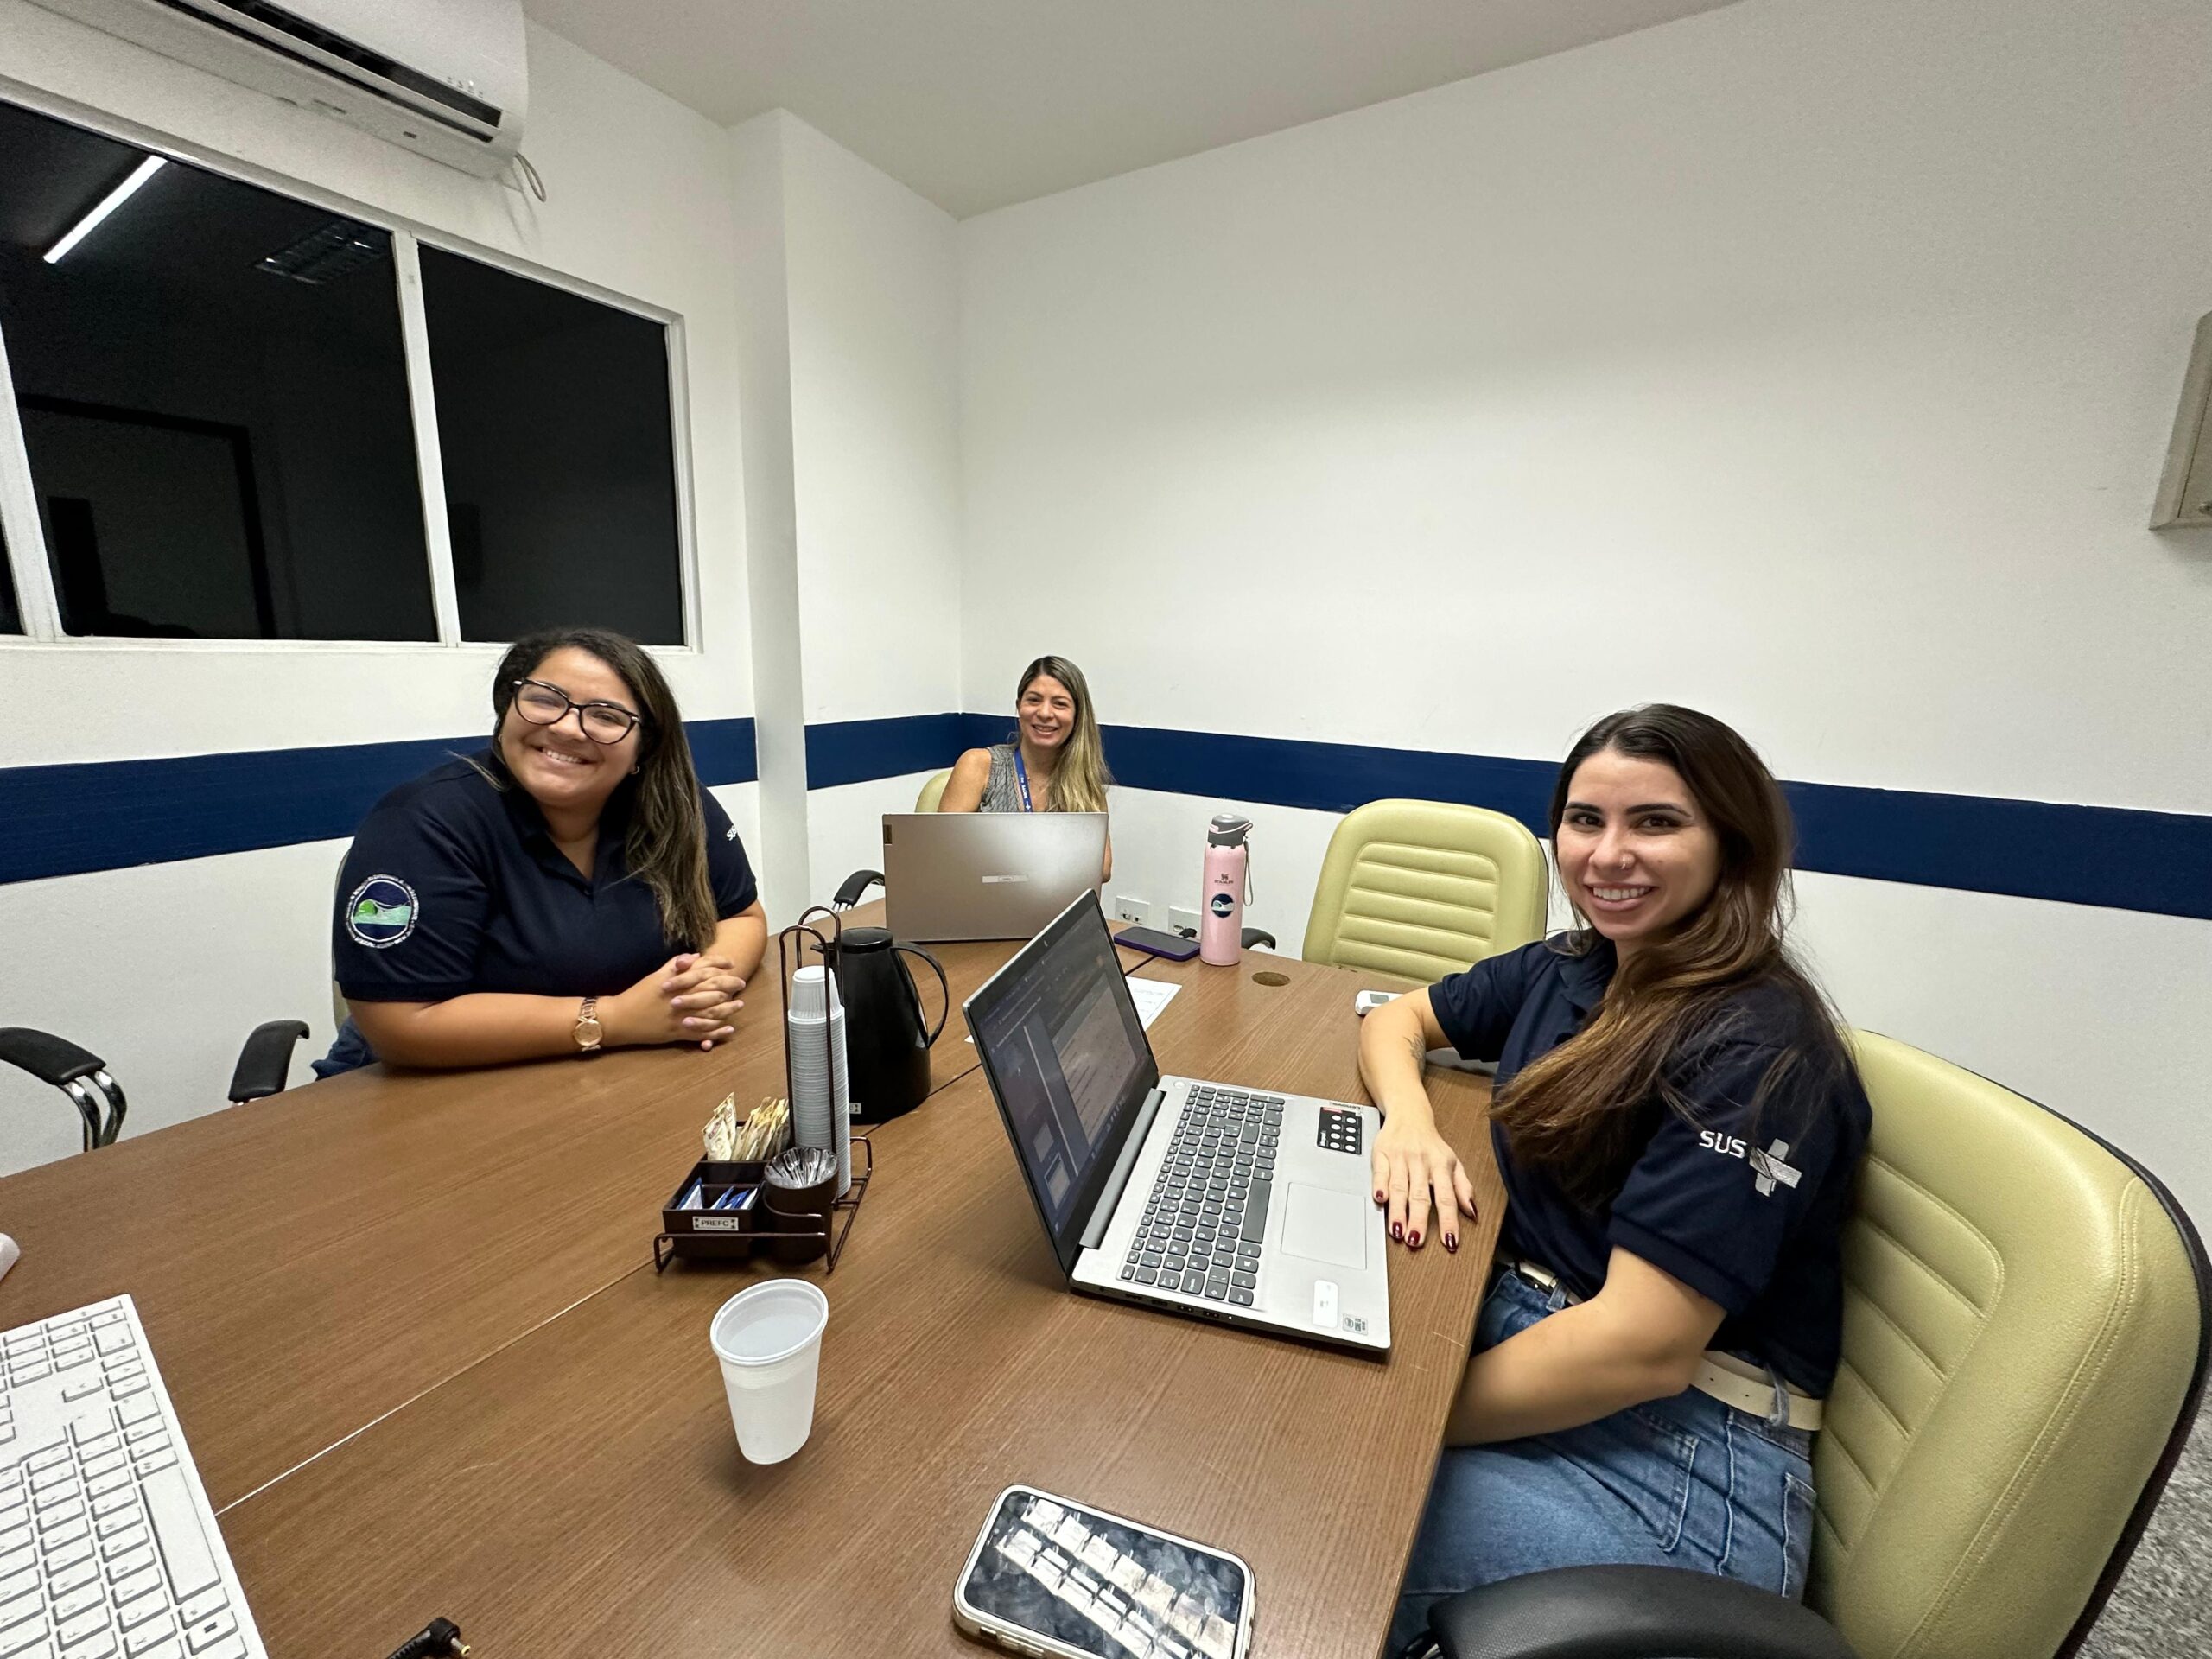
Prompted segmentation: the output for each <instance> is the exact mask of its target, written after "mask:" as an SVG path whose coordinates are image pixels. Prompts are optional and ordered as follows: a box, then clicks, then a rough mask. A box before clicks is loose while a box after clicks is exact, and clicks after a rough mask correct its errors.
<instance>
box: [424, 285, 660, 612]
mask: <svg viewBox="0 0 2212 1659" xmlns="http://www.w3.org/2000/svg"><path fill="white" fill-rule="evenodd" d="M422 259H423V308H424V311H425V313H426V314H427V316H428V318H429V336H430V378H431V383H432V384H433V385H435V388H436V391H437V410H438V446H439V449H440V451H441V453H442V455H443V458H444V464H445V485H446V511H447V515H448V524H449V526H450V529H451V531H452V536H453V574H454V590H455V592H456V594H458V596H459V599H460V602H461V637H462V638H463V639H484V640H505V639H514V638H516V637H517V636H518V635H520V634H524V633H527V632H531V630H532V629H536V628H543V627H557V626H576V625H588V626H596V627H607V628H613V629H615V630H617V631H619V632H623V633H626V634H628V635H629V636H630V637H631V638H632V639H639V640H643V641H645V643H647V644H649V645H682V644H683V581H682V576H681V574H680V561H681V554H680V551H679V546H678V539H677V500H676V452H675V441H674V432H673V429H672V427H671V421H670V404H669V379H668V330H667V327H666V326H665V325H664V324H662V323H658V322H655V321H651V320H650V319H647V318H645V317H640V316H636V315H632V313H630V312H627V311H622V310H618V309H617V308H614V307H613V306H609V305H602V304H600V303H599V302H596V301H593V300H588V299H585V298H583V297H582V296H579V295H575V294H570V293H568V292H565V291H564V290H563V289H557V288H554V287H550V286H549V285H548V284H546V283H535V282H531V281H529V280H527V279H526V278H524V277H516V276H512V275H510V274H509V273H507V272H506V271H503V270H494V269H493V268H492V267H491V266H489V265H486V264H481V263H480V262H478V261H476V260H473V259H465V258H462V257H460V256H459V255H457V254H451V253H446V252H443V251H440V250H438V249H435V248H424V249H423V251H422Z"/></svg>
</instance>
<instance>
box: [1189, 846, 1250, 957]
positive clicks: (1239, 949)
mask: <svg viewBox="0 0 2212 1659" xmlns="http://www.w3.org/2000/svg"><path fill="white" fill-rule="evenodd" d="M1251 833H1252V820H1251V819H1249V818H1244V817H1238V816H1237V815H1236V813H1234V812H1218V813H1216V814H1215V815H1214V820H1213V823H1211V825H1209V826H1208V828H1207V829H1206V874H1205V893H1204V894H1203V895H1202V896H1201V897H1200V899H1199V906H1200V908H1199V911H1198V960H1199V961H1200V962H1210V963H1212V964H1213V965H1214V966H1215V967H1217V968H1233V967H1235V966H1236V963H1237V962H1238V960H1239V959H1240V958H1242V957H1243V954H1244V899H1245V896H1246V894H1247V893H1248V892H1249V885H1248V883H1249V877H1250V874H1251V850H1250V849H1249V848H1248V847H1246V846H1245V844H1244V837H1245V836H1249V835H1250V834H1251Z"/></svg>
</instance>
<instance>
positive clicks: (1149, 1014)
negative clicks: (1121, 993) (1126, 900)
mask: <svg viewBox="0 0 2212 1659" xmlns="http://www.w3.org/2000/svg"><path fill="white" fill-rule="evenodd" d="M1126 983H1127V984H1128V988H1129V995H1130V996H1132V997H1133V998H1135V1001H1136V1005H1137V1023H1138V1024H1139V1025H1141V1026H1142V1027H1144V1028H1145V1029H1146V1030H1147V1031H1150V1030H1151V1029H1152V1022H1153V1021H1154V1020H1157V1019H1159V1018H1160V1010H1161V1009H1162V1008H1164V1007H1166V1006H1167V1005H1168V1004H1169V1003H1170V1002H1173V1001H1174V1000H1175V993H1176V992H1178V991H1179V990H1181V989H1182V987H1181V986H1180V985H1178V984H1175V983H1174V982H1172V981H1170V980H1165V979H1130V980H1128V981H1126ZM962 1040H963V1042H970V1043H972V1042H974V1041H975V1040H976V1039H974V1038H973V1037H967V1038H963V1039H962Z"/></svg>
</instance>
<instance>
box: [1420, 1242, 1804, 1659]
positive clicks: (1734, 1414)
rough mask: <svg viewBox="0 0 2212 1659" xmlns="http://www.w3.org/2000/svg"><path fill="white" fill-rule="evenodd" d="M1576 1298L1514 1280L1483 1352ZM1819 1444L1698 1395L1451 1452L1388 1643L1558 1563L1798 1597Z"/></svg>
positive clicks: (1496, 1308) (1487, 1304)
mask: <svg viewBox="0 0 2212 1659" xmlns="http://www.w3.org/2000/svg"><path fill="white" fill-rule="evenodd" d="M1564 1305H1565V1298H1564V1296H1562V1295H1560V1294H1556V1293H1554V1292H1550V1291H1546V1290H1544V1289H1541V1287H1538V1286H1536V1285H1534V1284H1531V1283H1530V1282H1529V1281H1527V1280H1525V1279H1523V1278H1522V1277H1521V1275H1520V1274H1517V1273H1513V1272H1510V1271H1508V1272H1506V1273H1503V1274H1500V1275H1499V1277H1498V1281H1497V1284H1496V1285H1495V1286H1494V1287H1492V1288H1491V1293H1490V1296H1489V1298H1488V1300H1485V1301H1484V1304H1483V1311H1482V1316H1481V1318H1480V1319H1478V1321H1477V1323H1476V1326H1475V1348H1476V1351H1478V1352H1479V1351H1482V1350H1483V1349H1484V1348H1491V1347H1495V1346H1497V1344H1499V1343H1501V1342H1503V1341H1504V1340H1505V1339H1506V1338H1508V1337H1510V1336H1512V1335H1514V1334H1515V1333H1516V1332H1521V1331H1525V1330H1527V1329H1528V1328H1529V1326H1530V1325H1534V1324H1535V1322H1536V1321H1537V1320H1539V1319H1543V1318H1545V1317H1546V1316H1547V1315H1548V1314H1550V1313H1554V1312H1555V1311H1557V1309H1558V1308H1559V1307H1560V1306H1564ZM1812 1444H1813V1442H1812V1436H1811V1435H1810V1434H1808V1433H1806V1432H1805V1431H1804V1430H1802V1429H1796V1428H1773V1427H1769V1426H1768V1425H1767V1424H1766V1423H1765V1422H1764V1421H1762V1420H1760V1419H1759V1418H1757V1417H1753V1416H1751V1415H1750V1414H1748V1413H1745V1412H1741V1411H1737V1410H1733V1409H1732V1408H1729V1407H1727V1406H1724V1405H1722V1404H1721V1403H1720V1402H1719V1401H1718V1400H1715V1399H1713V1397H1712V1396H1711V1395H1705V1394H1700V1393H1698V1392H1697V1390H1695V1389H1687V1390H1685V1391H1684V1392H1682V1393H1681V1394H1678V1395H1675V1396H1674V1397H1673V1398H1672V1399H1669V1400H1655V1401H1652V1402H1650V1403H1649V1404H1648V1405H1642V1406H1630V1408H1628V1409H1627V1410H1625V1411H1617V1412H1615V1413H1614V1414H1612V1415H1611V1416H1610V1417H1601V1418H1599V1420H1598V1421H1596V1422H1594V1423H1586V1424H1584V1425H1583V1426H1582V1427H1580V1428H1570V1429H1567V1430H1565V1431H1564V1432H1562V1433H1556V1434H1539V1435H1535V1436H1532V1437H1530V1438H1529V1439H1527V1440H1505V1441H1502V1442H1500V1443H1499V1444H1497V1445H1495V1446H1446V1447H1445V1448H1444V1452H1443V1455H1442V1456H1441V1457H1440V1458H1439V1459H1437V1465H1436V1479H1435V1482H1434V1483H1433V1484H1432V1485H1431V1486H1430V1488H1429V1493H1428V1508H1427V1511H1426V1512H1425V1513H1424V1514H1423V1515H1422V1516H1421V1533H1420V1535H1419V1536H1418V1537H1416V1538H1415V1539H1414V1551H1413V1555H1412V1557H1411V1559H1410V1560H1408V1562H1407V1563H1406V1576H1405V1581H1404V1583H1403V1584H1402V1585H1401V1586H1399V1591H1398V1611H1397V1616H1396V1618H1394V1619H1392V1621H1391V1623H1390V1640H1389V1646H1388V1647H1387V1648H1386V1649H1384V1651H1385V1653H1386V1655H1388V1656H1389V1659H1395V1656H1396V1655H1397V1654H1398V1652H1399V1651H1400V1649H1402V1648H1403V1647H1404V1646H1405V1644H1406V1643H1408V1642H1409V1641H1411V1640H1412V1639H1413V1638H1414V1637H1415V1636H1417V1635H1419V1634H1421V1632H1423V1631H1425V1630H1427V1628H1428V1610H1429V1607H1430V1606H1431V1605H1432V1604H1433V1603H1435V1602H1438V1601H1441V1600H1443V1599H1445V1598H1446V1597H1448V1596H1452V1595H1456V1594H1457V1593H1459V1592H1460V1591H1462V1590H1471V1589H1473V1588H1475V1587H1476V1586H1478V1585H1484V1584H1490V1583H1492V1582H1494V1581H1496V1580H1499V1579H1511V1578H1518V1577H1519V1576H1520V1575H1521V1574H1522V1573H1538V1572H1541V1571H1543V1570H1544V1569H1545V1568H1547V1567H1594V1566H1600V1565H1605V1564H1607V1563H1612V1562H1624V1563H1628V1564H1630V1565H1642V1566H1648V1567H1694V1568H1695V1569H1696V1570H1697V1571H1699V1572H1701V1573H1722V1574H1725V1575H1726V1577H1728V1578H1732V1579H1741V1580H1743V1581H1744V1582H1745V1583H1746V1584H1755V1585H1758V1586H1759V1587H1760V1588H1762V1589H1765V1590H1774V1591H1779V1592H1781V1593H1782V1594H1783V1595H1785V1596H1788V1597H1789V1598H1790V1599H1792V1600H1796V1599H1800V1598H1802V1596H1803V1594H1804V1593H1805V1566H1806V1561H1807V1559H1808V1555H1809V1554H1810V1552H1811V1548H1812V1542H1813V1466H1812V1464H1811V1462H1810V1460H1809V1459H1810V1453H1811V1451H1812Z"/></svg>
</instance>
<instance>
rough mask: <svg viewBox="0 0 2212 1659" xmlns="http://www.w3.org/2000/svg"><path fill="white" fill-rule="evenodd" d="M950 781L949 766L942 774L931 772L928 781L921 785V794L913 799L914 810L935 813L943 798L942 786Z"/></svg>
mask: <svg viewBox="0 0 2212 1659" xmlns="http://www.w3.org/2000/svg"><path fill="white" fill-rule="evenodd" d="M951 781H952V768H951V767H950V766H947V767H946V768H945V769H944V771H943V772H932V773H931V775H930V779H929V781H928V782H927V783H925V784H924V785H922V792H921V793H920V794H918V795H917V796H915V797H914V810H915V811H917V812H934V811H936V810H937V804H938V802H939V801H941V800H943V799H944V786H945V785H947V784H949V783H950V782H951Z"/></svg>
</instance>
